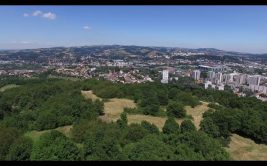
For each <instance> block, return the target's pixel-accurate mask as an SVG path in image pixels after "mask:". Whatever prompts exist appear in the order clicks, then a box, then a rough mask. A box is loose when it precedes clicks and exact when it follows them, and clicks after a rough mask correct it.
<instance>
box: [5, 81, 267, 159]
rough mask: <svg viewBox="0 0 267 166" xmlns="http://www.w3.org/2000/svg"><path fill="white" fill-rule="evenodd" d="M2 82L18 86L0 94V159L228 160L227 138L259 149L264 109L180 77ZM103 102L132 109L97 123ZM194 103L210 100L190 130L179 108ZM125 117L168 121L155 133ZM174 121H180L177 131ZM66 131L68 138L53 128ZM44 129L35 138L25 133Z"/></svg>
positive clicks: (254, 102) (147, 125) (265, 120)
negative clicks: (124, 102) (130, 104)
mask: <svg viewBox="0 0 267 166" xmlns="http://www.w3.org/2000/svg"><path fill="white" fill-rule="evenodd" d="M8 84H16V85H20V86H16V87H14V88H10V89H6V90H5V91H3V92H0V118H1V120H0V142H1V143H2V146H1V147H0V159H1V160H230V159H231V157H230V155H229V154H228V153H227V152H226V151H225V149H224V148H223V147H225V146H227V145H228V144H229V139H230V135H231V133H238V134H241V135H243V136H246V137H249V138H251V139H253V140H255V141H258V142H261V143H265V144H266V143H267V142H266V140H267V133H266V132H267V128H266V124H267V104H266V103H263V102H261V101H259V100H257V99H255V98H238V97H237V96H235V95H234V94H232V93H230V92H219V91H212V90H208V91H207V90H203V89H202V88H201V87H198V86H196V85H195V84H194V83H193V82H191V81H190V80H187V79H184V80H183V79H181V80H179V81H178V82H174V83H171V84H168V85H166V84H160V83H144V84H130V85H124V84H118V83H116V84H113V83H111V82H109V81H104V80H94V79H90V80H77V81H71V80H63V79H48V78H36V79H26V80H24V79H23V80H21V79H19V78H5V79H1V82H0V85H1V87H2V86H5V85H8ZM88 90H92V91H93V92H94V94H95V95H97V96H98V97H101V98H102V99H103V100H98V99H97V100H94V101H93V100H90V99H86V98H84V97H83V95H82V93H81V91H88ZM111 98H128V99H132V100H134V101H135V103H136V105H137V108H135V109H133V110H127V109H126V110H125V111H124V112H123V113H122V114H121V117H120V119H119V120H117V121H116V122H113V123H105V122H103V121H101V120H100V119H99V118H98V117H99V116H102V115H103V114H104V111H103V107H104V102H105V101H108V100H109V99H111ZM200 101H207V102H210V104H209V107H211V108H212V109H210V111H208V112H206V113H205V114H204V119H203V120H202V122H201V124H200V126H201V127H200V130H197V129H196V126H194V124H193V123H192V121H191V120H190V119H192V118H190V117H189V115H187V114H186V112H185V110H184V107H185V106H191V107H195V106H197V105H199V104H200ZM162 108H166V111H163V109H162ZM131 111H134V112H135V113H136V114H144V115H150V116H155V117H156V116H158V117H162V116H165V117H167V118H168V119H167V120H166V122H165V125H164V127H163V128H162V131H161V130H159V128H157V127H156V126H155V125H154V124H151V123H149V122H146V121H143V122H142V123H141V124H129V123H128V119H127V115H129V113H130V112H131ZM174 118H181V119H183V118H184V120H183V122H182V123H181V124H180V125H179V124H178V123H177V122H176V121H175V120H174ZM70 125H71V126H72V128H71V129H70V131H69V133H68V134H66V133H64V132H59V131H58V130H53V129H56V128H58V127H64V126H70ZM44 130H45V131H46V132H44V133H42V134H40V136H38V137H30V136H29V134H28V133H30V132H31V131H37V132H38V131H40V132H42V131H44Z"/></svg>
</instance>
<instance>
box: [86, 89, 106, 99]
mask: <svg viewBox="0 0 267 166" xmlns="http://www.w3.org/2000/svg"><path fill="white" fill-rule="evenodd" d="M81 93H82V95H83V96H84V97H85V98H86V99H92V100H93V101H95V100H97V99H99V100H102V99H101V98H100V97H97V96H96V95H95V94H94V93H93V91H91V90H90V91H81Z"/></svg>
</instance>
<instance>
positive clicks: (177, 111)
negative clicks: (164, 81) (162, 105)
mask: <svg viewBox="0 0 267 166" xmlns="http://www.w3.org/2000/svg"><path fill="white" fill-rule="evenodd" d="M167 115H168V116H171V117H175V118H183V117H185V115H186V111H185V109H184V106H183V105H182V104H181V103H178V102H174V101H171V102H170V103H169V104H168V106H167Z"/></svg>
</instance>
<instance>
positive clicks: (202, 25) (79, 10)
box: [0, 6, 267, 53]
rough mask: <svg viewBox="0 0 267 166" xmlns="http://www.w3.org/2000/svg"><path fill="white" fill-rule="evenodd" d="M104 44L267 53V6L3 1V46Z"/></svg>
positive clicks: (0, 14)
mask: <svg viewBox="0 0 267 166" xmlns="http://www.w3.org/2000/svg"><path fill="white" fill-rule="evenodd" d="M102 44H123V45H143V46H170V47H186V48H203V47H205V48H218V49H223V50H230V51H241V52H251V53H267V6H0V49H21V48H40V47H52V46H80V45H102Z"/></svg>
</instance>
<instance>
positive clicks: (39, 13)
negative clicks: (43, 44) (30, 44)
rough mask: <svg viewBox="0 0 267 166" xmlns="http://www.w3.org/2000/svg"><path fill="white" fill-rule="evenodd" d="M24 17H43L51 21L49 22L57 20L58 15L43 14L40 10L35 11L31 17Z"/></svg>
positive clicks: (25, 15)
mask: <svg viewBox="0 0 267 166" xmlns="http://www.w3.org/2000/svg"><path fill="white" fill-rule="evenodd" d="M23 16H24V17H29V16H33V17H42V18H45V19H49V20H55V19H56V17H57V15H56V14H55V13H52V12H42V11H40V10H35V11H34V12H33V13H32V14H31V15H30V14H28V13H24V14H23Z"/></svg>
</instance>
